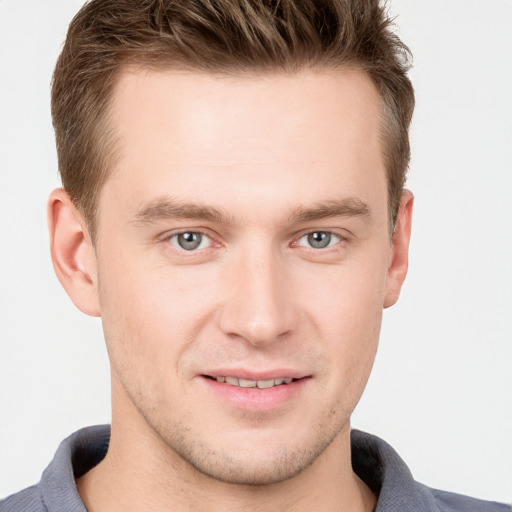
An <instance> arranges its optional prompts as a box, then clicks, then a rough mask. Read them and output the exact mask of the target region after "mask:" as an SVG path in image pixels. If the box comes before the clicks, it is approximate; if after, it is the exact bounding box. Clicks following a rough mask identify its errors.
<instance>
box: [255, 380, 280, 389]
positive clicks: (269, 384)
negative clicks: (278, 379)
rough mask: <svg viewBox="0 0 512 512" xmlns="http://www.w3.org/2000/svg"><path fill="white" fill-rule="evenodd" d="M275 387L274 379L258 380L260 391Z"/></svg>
mask: <svg viewBox="0 0 512 512" xmlns="http://www.w3.org/2000/svg"><path fill="white" fill-rule="evenodd" d="M275 385H276V383H275V379H270V380H259V381H258V387H259V388H260V389H266V388H273V387H274V386H275Z"/></svg>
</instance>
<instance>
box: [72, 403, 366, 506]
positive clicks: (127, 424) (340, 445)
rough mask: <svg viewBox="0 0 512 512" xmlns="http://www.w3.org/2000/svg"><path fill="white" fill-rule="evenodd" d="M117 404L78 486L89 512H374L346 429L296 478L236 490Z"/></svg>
mask: <svg viewBox="0 0 512 512" xmlns="http://www.w3.org/2000/svg"><path fill="white" fill-rule="evenodd" d="M116 403H117V404H118V406H117V407H116ZM119 403H120V402H119V401H116V400H114V401H113V407H112V413H113V418H112V431H111V438H110V444H109V448H108V452H107V455H106V456H105V458H104V459H103V461H102V462H101V463H100V464H98V465H97V466H96V467H94V468H93V469H91V470H90V471H89V472H88V473H86V474H85V475H84V476H82V477H81V478H80V479H78V480H77V488H78V492H79V494H80V496H81V498H82V500H83V502H84V504H85V506H86V508H87V510H88V511H89V512H100V511H101V512H108V511H114V510H132V511H139V510H140V511H145V510H152V511H154V512H160V511H164V510H165V511H168V510H173V511H175V512H184V511H190V510H194V511H195V512H203V511H204V512H206V511H208V512H220V511H222V512H231V511H233V512H234V511H236V512H240V511H243V512H267V511H268V512H270V511H274V510H280V511H283V512H295V511H297V512H299V511H300V512H303V511H304V510H311V511H312V512H314V511H319V512H320V511H321V512H331V511H332V512H335V511H336V512H340V511H350V512H371V511H372V510H373V509H374V507H375V504H376V498H375V496H374V495H373V493H372V492H371V491H370V489H369V488H368V487H367V486H366V485H365V484H364V483H363V482H362V481H361V480H360V479H359V478H358V477H357V475H356V474H355V473H354V472H353V470H352V465H351V448H350V426H349V425H348V424H347V425H346V426H345V427H344V428H342V429H341V431H340V432H339V434H338V435H337V436H336V437H335V438H334V440H333V441H332V443H331V444H330V445H329V446H328V447H327V449H325V450H324V452H323V453H322V454H321V455H320V456H319V457H317V459H315V461H314V462H313V463H312V464H311V465H310V466H308V467H306V468H305V469H304V470H302V471H301V472H300V473H299V474H297V475H296V476H294V477H292V478H289V479H287V480H284V481H282V482H279V483H275V484H270V485H237V484H233V483H225V482H222V481H219V480H217V479H215V478H212V477H210V476H208V475H205V474H203V473H201V472H200V471H198V470H197V469H196V468H195V467H194V466H192V465H191V464H190V463H189V462H187V461H186V460H184V459H183V458H181V457H180V456H179V455H178V454H177V453H176V452H175V451H174V450H173V449H172V448H171V447H169V446H168V445H167V444H166V443H165V442H164V441H163V439H162V438H161V437H160V436H159V435H158V434H157V433H156V432H155V431H154V430H153V429H152V428H151V427H150V426H149V425H148V423H146V421H145V420H144V419H143V418H142V417H141V416H140V415H139V414H138V412H137V411H136V410H135V408H134V407H128V408H123V407H119ZM125 403H126V402H125Z"/></svg>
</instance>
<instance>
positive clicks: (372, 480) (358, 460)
mask: <svg viewBox="0 0 512 512" xmlns="http://www.w3.org/2000/svg"><path fill="white" fill-rule="evenodd" d="M351 448H352V467H353V469H354V471H355V472H356V474H357V475H358V476H359V477H360V478H361V480H363V482H365V483H366V485H368V487H370V489H372V490H373V491H374V493H375V494H376V495H378V503H377V508H376V510H375V512H398V511H400V512H512V509H511V508H510V506H509V505H505V504H501V503H496V502H493V501H484V500H479V499H476V498H470V497H469V496H463V495H461V494H455V493H452V492H446V491H439V490H437V489H432V488H430V487H427V486H426V485H423V484H421V483H419V482H417V481H416V480H415V479H414V478H413V476H412V474H411V472H410V470H409V468H408V467H407V465H406V464H405V462H404V461H403V460H402V459H401V458H400V456H399V455H398V454H397V453H396V451H395V450H394V449H393V448H392V447H391V446H390V445H389V444H387V443H386V442H385V441H383V440H382V439H380V438H378V437H377V436H373V435H371V434H367V433H365V432H361V431H358V430H352V432H351Z"/></svg>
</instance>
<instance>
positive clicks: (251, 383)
mask: <svg viewBox="0 0 512 512" xmlns="http://www.w3.org/2000/svg"><path fill="white" fill-rule="evenodd" d="M215 380H216V381H217V382H225V383H226V384H229V385H231V386H238V387H241V388H259V389H268V388H273V387H274V386H280V385H281V384H290V382H291V381H292V380H293V379H292V378H291V377H286V378H284V377H283V378H279V379H269V380H247V379H238V378H237V377H215Z"/></svg>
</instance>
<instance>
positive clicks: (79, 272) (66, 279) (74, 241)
mask: <svg viewBox="0 0 512 512" xmlns="http://www.w3.org/2000/svg"><path fill="white" fill-rule="evenodd" d="M48 229H49V232H50V252H51V256H52V262H53V268H54V269H55V273H56V274H57V277H58V278H59V281H60V282H61V284H62V286H63V287H64V289H65V290H66V292H67V294H68V295H69V297H70V298H71V300H72V301H73V303H74V304H75V306H76V307H77V308H78V309H80V310H81V311H83V312H84V313H86V314H87V315H91V316H101V310H100V305H99V298H98V278H97V262H96V254H95V251H94V247H93V244H92V241H91V237H90V234H89V230H88V228H87V224H86V222H85V220H84V218H83V216H82V214H81V213H80V212H79V211H78V209H77V208H76V206H75V205H74V204H73V202H72V201H71V199H70V198H69V196H68V194H67V193H66V191H65V190H64V189H61V188H59V189H56V190H54V191H53V192H52V193H51V194H50V197H49V199H48Z"/></svg>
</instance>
